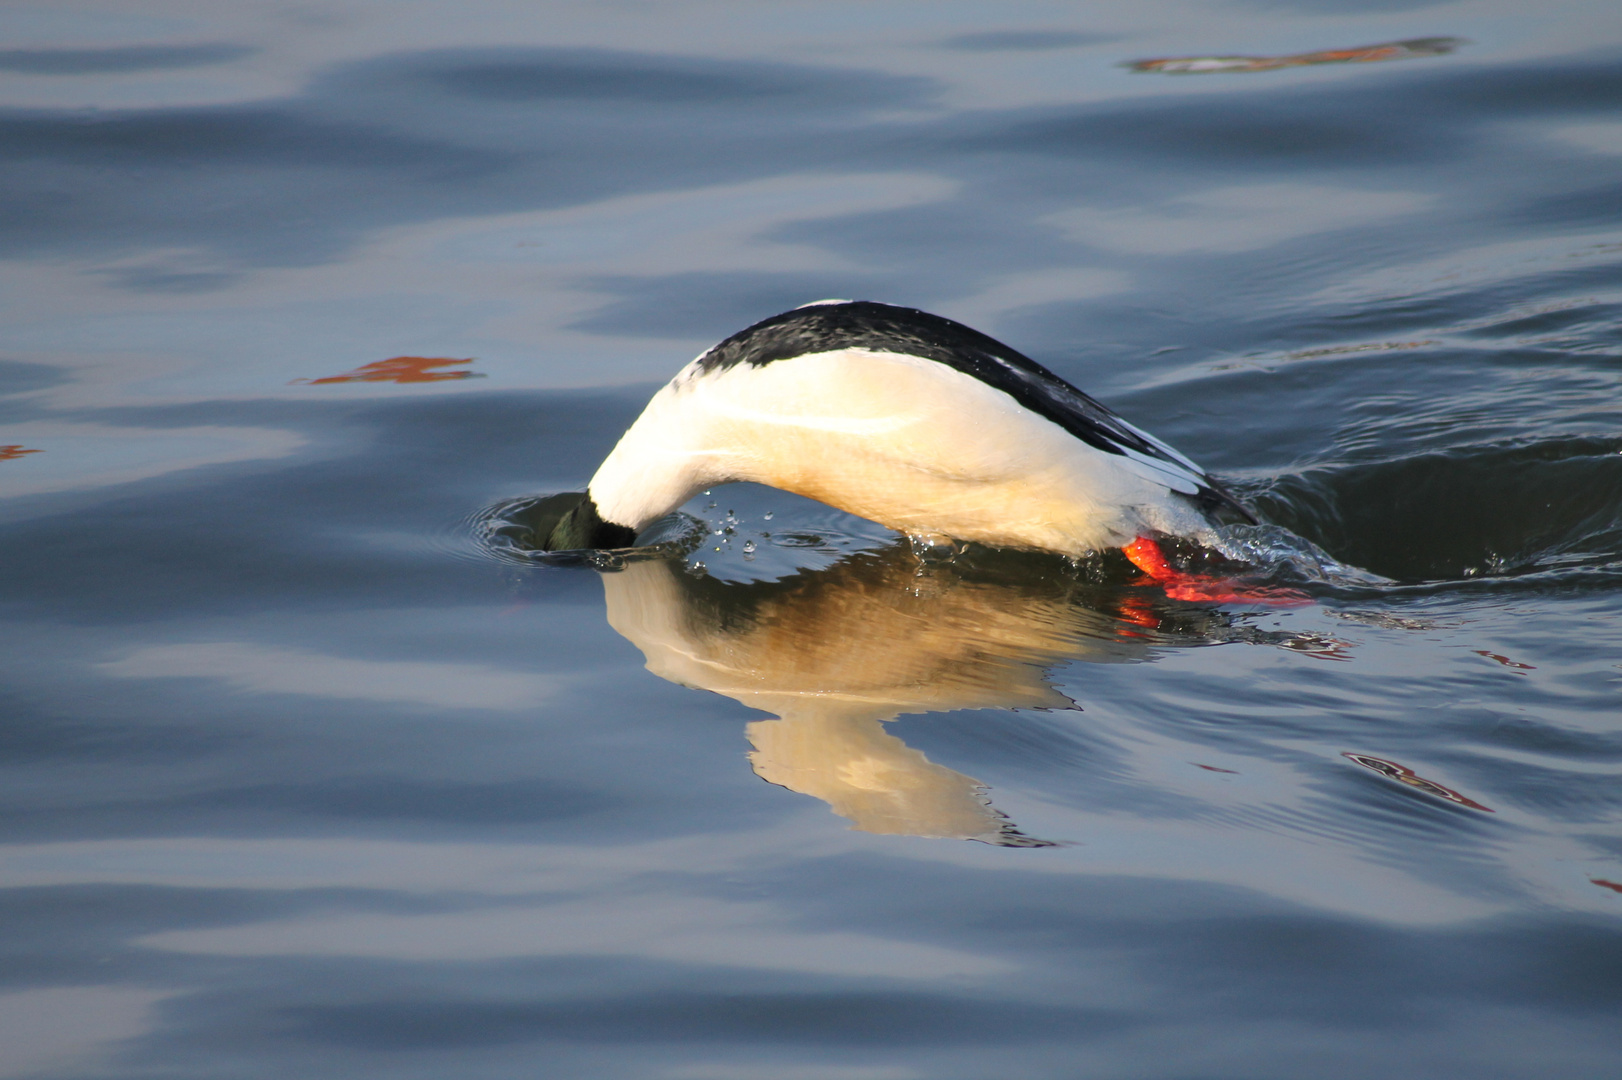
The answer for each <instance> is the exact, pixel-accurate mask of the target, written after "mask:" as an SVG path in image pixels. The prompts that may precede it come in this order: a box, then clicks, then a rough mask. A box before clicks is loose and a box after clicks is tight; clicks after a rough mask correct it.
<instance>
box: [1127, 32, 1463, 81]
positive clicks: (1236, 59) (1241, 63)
mask: <svg viewBox="0 0 1622 1080" xmlns="http://www.w3.org/2000/svg"><path fill="white" fill-rule="evenodd" d="M1464 44H1467V42H1466V41H1465V40H1464V39H1463V38H1455V37H1433V38H1410V39H1408V40H1407V41H1388V42H1385V43H1383V44H1380V45H1357V46H1354V47H1353V48H1350V49H1320V50H1318V51H1317V52H1309V53H1294V54H1292V55H1289V56H1172V57H1163V58H1160V59H1155V60H1129V61H1127V62H1126V63H1124V64H1122V65H1121V66H1122V67H1125V68H1130V69H1131V70H1133V71H1156V72H1159V73H1160V74H1162V75H1208V74H1212V73H1215V72H1250V71H1278V70H1279V69H1280V68H1292V67H1307V66H1309V65H1312V64H1371V63H1376V62H1378V61H1381V60H1409V59H1413V58H1415V57H1420V56H1445V55H1446V54H1448V53H1450V52H1452V51H1453V50H1454V49H1456V48H1458V47H1459V46H1460V45H1464Z"/></svg>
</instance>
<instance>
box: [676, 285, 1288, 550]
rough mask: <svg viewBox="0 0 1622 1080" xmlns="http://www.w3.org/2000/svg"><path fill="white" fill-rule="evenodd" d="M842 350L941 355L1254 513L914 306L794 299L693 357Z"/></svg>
mask: <svg viewBox="0 0 1622 1080" xmlns="http://www.w3.org/2000/svg"><path fill="white" fill-rule="evenodd" d="M840 349H870V350H872V351H874V352H890V353H899V354H901V355H904V356H915V357H919V358H921V359H925V360H933V361H936V362H937V363H941V364H945V365H947V366H948V367H951V368H954V369H955V370H957V371H961V372H963V373H964V374H965V375H970V376H973V377H974V378H976V379H979V380H980V381H981V382H983V383H985V384H986V385H987V386H990V387H992V388H993V389H996V390H1001V391H1002V392H1003V393H1005V394H1007V395H1008V396H1009V397H1011V398H1013V399H1014V400H1015V401H1017V402H1018V403H1019V404H1020V405H1021V406H1023V407H1024V408H1026V409H1028V410H1030V411H1031V412H1033V413H1035V414H1037V415H1038V416H1041V417H1042V418H1044V419H1046V420H1049V421H1052V422H1053V423H1055V424H1058V425H1059V426H1060V427H1062V428H1063V429H1064V430H1066V431H1068V432H1069V433H1070V434H1072V435H1074V436H1075V437H1076V438H1078V439H1080V440H1081V441H1082V442H1084V443H1086V444H1087V445H1088V446H1091V447H1092V448H1093V449H1095V450H1099V451H1102V452H1103V453H1106V454H1111V455H1115V456H1118V457H1121V458H1123V459H1125V463H1126V464H1127V465H1128V467H1129V468H1131V469H1133V471H1135V472H1137V473H1139V474H1140V475H1142V476H1143V477H1145V478H1146V479H1148V480H1151V481H1153V482H1155V483H1157V484H1161V485H1163V486H1164V487H1166V488H1168V489H1169V490H1171V491H1174V492H1177V493H1178V494H1180V495H1184V496H1187V497H1188V498H1190V499H1192V500H1194V502H1195V503H1196V504H1197V505H1199V506H1200V507H1201V509H1203V510H1205V511H1207V512H1214V511H1217V510H1220V509H1223V508H1226V509H1229V510H1232V511H1235V512H1237V513H1238V514H1239V515H1240V516H1242V517H1243V518H1244V519H1245V520H1247V521H1249V522H1251V523H1252V524H1254V523H1255V521H1256V519H1255V517H1254V516H1252V514H1251V513H1250V511H1249V510H1247V509H1245V507H1243V506H1242V505H1240V504H1239V502H1238V501H1237V500H1236V499H1234V497H1233V496H1232V495H1230V494H1228V492H1227V491H1226V490H1225V489H1224V488H1223V487H1222V485H1221V484H1219V483H1218V482H1217V481H1216V480H1214V479H1212V478H1211V476H1210V475H1209V474H1208V473H1206V472H1205V470H1203V469H1201V468H1200V467H1199V466H1198V465H1196V464H1194V462H1192V461H1190V460H1189V459H1188V458H1187V457H1184V456H1183V455H1182V454H1180V453H1178V452H1177V451H1176V450H1174V449H1173V448H1172V447H1170V446H1167V445H1166V444H1165V443H1164V442H1161V441H1160V440H1159V439H1157V438H1155V437H1154V436H1153V435H1150V434H1149V433H1148V432H1146V431H1142V430H1140V429H1139V428H1136V427H1134V426H1133V425H1131V424H1129V423H1127V422H1126V421H1125V420H1123V419H1121V418H1120V417H1119V416H1117V415H1116V414H1115V413H1113V412H1111V411H1110V410H1109V409H1108V408H1106V407H1105V406H1104V405H1102V404H1101V403H1099V402H1098V401H1096V400H1094V399H1093V398H1091V397H1089V396H1088V395H1086V394H1084V393H1082V392H1081V391H1080V390H1078V389H1076V388H1075V387H1074V386H1071V385H1070V384H1069V383H1067V382H1065V381H1064V380H1063V379H1061V378H1059V376H1057V375H1055V374H1054V373H1053V372H1051V371H1049V370H1048V369H1047V368H1045V367H1043V366H1042V365H1041V364H1038V363H1037V362H1036V361H1035V360H1032V359H1031V358H1030V357H1028V356H1026V355H1024V354H1023V353H1021V352H1019V351H1018V350H1015V349H1011V348H1009V347H1008V346H1007V345H1004V344H1003V343H1002V342H1000V341H998V340H996V339H995V338H992V337H989V336H987V335H985V334H982V333H980V332H979V331H978V330H974V329H971V328H970V327H967V326H964V325H963V324H962V323H959V322H954V321H952V320H951V319H946V318H942V317H941V316H939V315H931V314H929V313H928V312H926V311H919V310H918V309H916V308H909V307H897V306H895V305H892V304H880V303H876V302H873V301H869V300H853V301H825V302H822V303H818V304H809V305H807V306H805V307H800V308H795V309H794V310H793V311H785V312H783V313H782V314H781V315H773V316H772V317H771V318H769V319H763V320H761V321H760V322H757V323H755V324H754V325H753V326H750V327H748V328H747V329H744V330H741V331H739V332H738V333H736V334H733V335H732V336H731V337H729V338H727V339H726V340H725V341H723V342H721V343H720V344H718V345H716V346H715V347H714V348H712V349H710V350H709V351H708V352H706V353H704V355H702V356H700V357H699V358H698V359H697V360H696V361H694V364H693V372H692V373H693V375H694V376H703V375H710V374H720V373H721V372H724V371H726V370H727V369H729V368H732V367H736V366H738V365H740V364H747V365H749V366H751V367H764V366H765V365H767V364H770V363H774V362H776V361H778V360H791V359H793V358H795V357H798V356H806V355H809V354H813V353H823V352H835V351H838V350H840Z"/></svg>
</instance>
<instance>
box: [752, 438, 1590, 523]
mask: <svg viewBox="0 0 1622 1080" xmlns="http://www.w3.org/2000/svg"><path fill="white" fill-rule="evenodd" d="M1617 452H1618V453H1622V450H1619V451H1617ZM773 513H775V511H772V510H768V511H766V512H765V513H764V514H762V515H761V517H764V518H765V519H766V520H767V521H770V520H771V519H772V514H773Z"/></svg>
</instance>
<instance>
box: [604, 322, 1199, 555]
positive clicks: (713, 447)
mask: <svg viewBox="0 0 1622 1080" xmlns="http://www.w3.org/2000/svg"><path fill="white" fill-rule="evenodd" d="M1183 460H1186V459H1183ZM1190 468H1195V467H1194V466H1192V464H1190ZM1196 473H1197V469H1196ZM1193 479H1194V474H1188V473H1184V472H1183V470H1181V469H1180V468H1178V466H1177V465H1174V464H1172V463H1170V462H1164V461H1159V460H1155V459H1149V458H1144V457H1141V456H1138V455H1134V456H1133V457H1123V456H1121V455H1117V454H1106V453H1103V452H1101V451H1098V450H1095V449H1093V448H1092V447H1090V446H1088V445H1087V444H1086V443H1083V442H1082V441H1081V440H1079V439H1077V438H1076V437H1075V436H1073V435H1071V434H1070V433H1069V432H1067V431H1065V430H1064V429H1063V428H1061V427H1059V426H1058V425H1057V424H1054V423H1053V422H1051V421H1049V420H1046V419H1044V418H1042V417H1040V416H1038V415H1036V414H1035V413H1033V412H1030V411H1029V410H1027V409H1025V408H1024V407H1023V406H1021V405H1020V404H1019V403H1018V402H1016V401H1015V400H1014V399H1013V398H1012V397H1010V396H1009V395H1007V394H1005V393H1003V392H1002V391H1000V390H996V389H993V388H992V387H990V386H987V385H986V384H985V383H982V382H980V381H979V380H978V379H975V378H974V377H972V376H970V375H965V374H963V373H962V372H960V371H957V370H956V369H954V368H951V367H948V366H947V365H945V364H941V363H938V362H936V361H933V360H925V359H921V358H919V357H915V356H904V355H900V354H897V353H887V352H873V351H870V350H867V349H842V350H838V351H835V352H825V353H813V354H809V355H806V356H800V357H795V358H793V359H790V360H778V361H775V362H773V363H770V364H766V365H763V366H761V367H751V366H749V365H747V364H739V365H736V366H734V367H731V368H727V369H725V370H722V371H716V372H709V373H704V372H701V371H700V370H699V369H698V367H697V361H694V363H693V364H690V365H688V367H687V368H686V369H684V370H683V371H682V372H681V373H680V374H679V375H677V376H676V378H675V379H673V380H672V381H671V382H670V384H669V385H667V386H665V387H664V388H663V389H661V390H660V391H659V393H658V394H656V395H654V398H653V400H652V401H651V402H649V403H648V407H647V409H646V410H644V411H643V413H642V415H641V417H639V418H638V419H637V421H636V423H635V424H633V425H632V426H631V429H630V430H629V431H627V432H626V433H625V436H624V437H623V438H622V439H620V442H619V445H618V446H616V447H615V448H614V451H613V453H611V454H609V456H608V459H607V460H606V461H604V462H603V464H602V466H601V467H600V468H599V469H598V470H597V474H596V476H594V477H593V478H592V481H591V495H592V498H593V499H594V500H595V501H596V503H597V506H598V509H599V510H600V511H601V513H602V515H603V517H604V518H605V519H606V520H608V521H612V522H617V523H619V524H623V525H629V526H630V527H632V528H635V529H641V528H642V527H644V526H645V525H647V524H648V523H649V522H651V521H653V520H654V519H656V518H658V517H660V516H662V515H664V514H666V513H668V512H670V511H671V510H673V509H675V508H676V507H677V506H680V505H681V504H682V503H683V502H685V501H687V499H689V498H691V497H692V496H693V495H695V494H697V493H698V492H699V491H702V490H703V489H705V488H707V487H710V486H712V485H715V484H722V483H728V482H731V481H753V482H756V483H761V484H768V485H770V486H772V487H776V488H781V489H783V490H785V491H792V492H794V493H796V494H799V495H805V496H808V497H809V498H813V499H818V500H820V501H822V502H825V503H828V504H829V505H832V506H837V507H839V508H840V509H842V510H846V511H849V512H850V513H853V514H857V515H859V516H861V517H865V518H869V519H871V520H873V521H877V522H879V523H880V524H883V525H887V526H889V527H890V528H893V529H898V530H900V531H903V532H908V533H919V534H924V533H943V534H945V535H948V536H953V537H957V538H958V539H962V540H974V541H979V542H981V543H985V544H994V545H1001V546H1008V547H1026V548H1037V549H1042V550H1047V551H1057V552H1062V553H1066V554H1077V555H1079V554H1082V553H1085V552H1089V551H1096V550H1099V549H1101V548H1105V547H1116V546H1119V545H1122V544H1126V543H1129V542H1131V540H1132V539H1133V538H1134V537H1135V536H1137V535H1139V534H1141V533H1143V532H1145V531H1147V530H1158V531H1161V532H1166V533H1173V534H1179V535H1198V534H1199V533H1201V532H1202V531H1204V530H1205V529H1206V527H1207V526H1206V524H1205V521H1204V519H1203V517H1202V516H1201V515H1200V514H1199V513H1198V512H1197V511H1196V510H1195V509H1194V508H1193V507H1192V506H1190V505H1188V504H1187V503H1186V502H1185V501H1183V500H1182V499H1179V498H1176V497H1174V496H1173V495H1172V494H1171V489H1172V488H1173V487H1175V488H1177V489H1179V490H1184V491H1192V490H1193V489H1194V485H1193V482H1192V481H1193Z"/></svg>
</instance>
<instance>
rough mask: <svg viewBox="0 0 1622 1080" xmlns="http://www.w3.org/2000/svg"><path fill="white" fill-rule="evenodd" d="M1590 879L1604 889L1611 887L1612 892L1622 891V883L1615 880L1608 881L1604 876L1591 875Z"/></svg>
mask: <svg viewBox="0 0 1622 1080" xmlns="http://www.w3.org/2000/svg"><path fill="white" fill-rule="evenodd" d="M1588 880H1589V881H1592V882H1593V883H1594V884H1595V885H1598V886H1599V887H1600V888H1602V889H1610V890H1611V891H1612V892H1622V885H1618V884H1617V883H1616V882H1614V881H1606V880H1605V879H1604V878H1602V877H1591V878H1589V879H1588Z"/></svg>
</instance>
